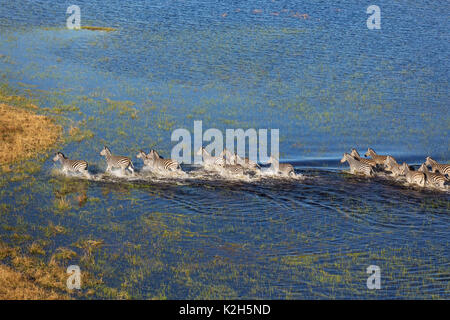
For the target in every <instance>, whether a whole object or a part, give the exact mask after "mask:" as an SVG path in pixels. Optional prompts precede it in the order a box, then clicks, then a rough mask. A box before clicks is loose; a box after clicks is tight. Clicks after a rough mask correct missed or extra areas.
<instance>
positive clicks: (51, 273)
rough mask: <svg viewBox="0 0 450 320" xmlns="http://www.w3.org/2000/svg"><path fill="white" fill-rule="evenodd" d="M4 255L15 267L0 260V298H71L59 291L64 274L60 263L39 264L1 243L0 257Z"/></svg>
mask: <svg viewBox="0 0 450 320" xmlns="http://www.w3.org/2000/svg"><path fill="white" fill-rule="evenodd" d="M7 257H9V258H10V259H11V263H12V265H13V267H14V269H17V270H13V269H11V268H10V267H8V266H6V265H4V264H1V263H0V300H5V299H8V300H42V299H70V296H68V295H66V294H64V293H62V292H64V291H66V288H65V286H64V284H65V279H66V278H67V275H66V273H65V272H64V269H63V268H62V267H61V266H60V265H59V264H57V263H55V262H51V263H49V264H42V263H41V262H39V260H37V259H35V258H31V257H26V256H23V255H21V254H20V251H19V249H18V248H12V247H8V246H6V245H5V244H3V243H0V260H3V259H5V258H7Z"/></svg>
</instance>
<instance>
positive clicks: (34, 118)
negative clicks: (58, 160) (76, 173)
mask: <svg viewBox="0 0 450 320" xmlns="http://www.w3.org/2000/svg"><path fill="white" fill-rule="evenodd" d="M61 132H62V128H61V126H59V125H57V124H55V123H54V121H53V120H51V119H49V118H48V117H46V116H42V115H37V114H35V113H33V112H30V111H26V110H22V109H19V108H16V107H12V106H10V105H7V104H4V103H0V165H5V164H7V163H14V162H17V161H19V160H23V159H26V158H31V157H33V156H35V155H36V154H37V153H39V152H44V151H47V150H48V149H49V148H50V147H51V146H52V145H54V144H55V143H56V142H57V141H58V139H59V137H60V135H61Z"/></svg>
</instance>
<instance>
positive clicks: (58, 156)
mask: <svg viewBox="0 0 450 320" xmlns="http://www.w3.org/2000/svg"><path fill="white" fill-rule="evenodd" d="M65 158H66V157H65V156H64V154H63V153H62V152H57V153H55V156H54V157H53V162H56V161H58V160H63V159H65Z"/></svg>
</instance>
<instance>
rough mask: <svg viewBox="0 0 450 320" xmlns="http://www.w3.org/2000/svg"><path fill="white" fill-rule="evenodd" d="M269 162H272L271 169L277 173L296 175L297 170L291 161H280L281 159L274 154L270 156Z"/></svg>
mask: <svg viewBox="0 0 450 320" xmlns="http://www.w3.org/2000/svg"><path fill="white" fill-rule="evenodd" d="M267 163H269V164H270V168H269V170H270V171H272V172H274V173H276V174H282V175H286V176H294V175H295V171H294V167H293V166H292V164H290V163H280V161H279V160H278V159H277V158H275V157H274V156H270V158H269V160H268V161H267Z"/></svg>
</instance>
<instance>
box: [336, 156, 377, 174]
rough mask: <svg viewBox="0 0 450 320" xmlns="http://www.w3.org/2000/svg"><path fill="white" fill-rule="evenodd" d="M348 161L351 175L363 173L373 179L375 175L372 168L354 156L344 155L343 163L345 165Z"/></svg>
mask: <svg viewBox="0 0 450 320" xmlns="http://www.w3.org/2000/svg"><path fill="white" fill-rule="evenodd" d="M346 161H347V162H348V164H349V165H350V173H351V174H355V173H363V174H365V175H366V176H369V177H372V176H373V175H374V171H373V168H372V166H370V165H368V164H367V163H364V162H361V161H359V160H357V159H355V158H354V157H353V156H351V155H350V154H348V153H344V156H343V157H342V159H341V163H344V162H346Z"/></svg>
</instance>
